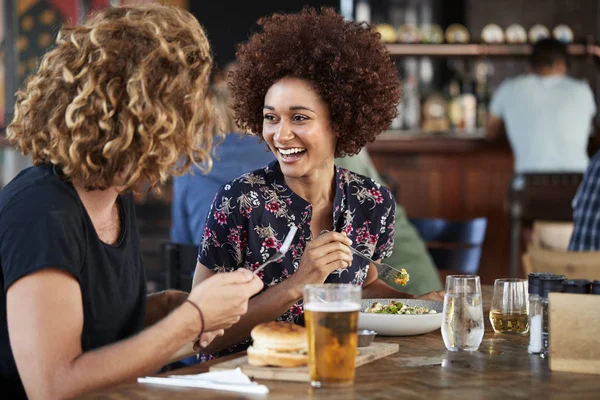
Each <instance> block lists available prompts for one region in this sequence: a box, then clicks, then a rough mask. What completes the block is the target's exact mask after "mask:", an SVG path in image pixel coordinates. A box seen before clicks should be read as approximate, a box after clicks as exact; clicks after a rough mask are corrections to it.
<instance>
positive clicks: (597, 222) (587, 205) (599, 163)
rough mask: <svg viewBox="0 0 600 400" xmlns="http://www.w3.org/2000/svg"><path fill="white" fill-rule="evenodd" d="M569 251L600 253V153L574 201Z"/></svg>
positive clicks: (591, 164)
mask: <svg viewBox="0 0 600 400" xmlns="http://www.w3.org/2000/svg"><path fill="white" fill-rule="evenodd" d="M569 251H600V151H598V152H596V154H595V155H594V157H592V160H591V161H590V165H588V168H587V170H586V171H585V174H584V175H583V181H582V182H581V184H580V185H579V189H577V194H576V195H575V198H574V199H573V234H572V235H571V241H570V243H569Z"/></svg>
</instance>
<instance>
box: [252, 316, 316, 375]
mask: <svg viewBox="0 0 600 400" xmlns="http://www.w3.org/2000/svg"><path fill="white" fill-rule="evenodd" d="M250 336H251V337H252V342H253V343H252V346H250V347H249V348H248V363H249V364H250V365H254V366H258V367H265V366H273V367H300V366H303V365H306V364H307V363H308V338H307V336H306V329H305V328H304V327H302V326H299V325H295V324H289V323H285V322H266V323H264V324H260V325H257V326H255V327H254V329H252V332H250Z"/></svg>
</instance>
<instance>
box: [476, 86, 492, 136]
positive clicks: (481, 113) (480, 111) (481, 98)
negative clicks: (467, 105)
mask: <svg viewBox="0 0 600 400" xmlns="http://www.w3.org/2000/svg"><path fill="white" fill-rule="evenodd" d="M475 97H476V98H477V127H478V128H481V129H485V127H486V125H487V119H488V104H489V94H488V91H487V85H486V84H485V83H484V82H477V88H476V90H475Z"/></svg>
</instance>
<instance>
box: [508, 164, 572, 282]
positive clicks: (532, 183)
mask: <svg viewBox="0 0 600 400" xmlns="http://www.w3.org/2000/svg"><path fill="white" fill-rule="evenodd" d="M582 179H583V174H581V173H561V172H556V173H543V174H542V173H536V174H520V175H518V176H516V177H515V181H514V182H513V185H512V186H511V188H510V190H509V195H508V207H507V211H508V214H509V216H510V225H511V238H510V273H509V275H510V277H513V278H515V277H517V275H518V269H519V268H518V267H519V258H520V256H521V250H520V247H521V235H522V228H525V230H529V229H531V226H532V224H533V221H536V220H547V221H572V220H573V210H572V208H571V202H572V201H573V197H575V194H576V193H577V189H578V188H579V184H580V183H581V181H582ZM518 181H520V184H519V185H517V184H515V182H518Z"/></svg>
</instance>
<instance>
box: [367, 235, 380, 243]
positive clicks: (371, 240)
mask: <svg viewBox="0 0 600 400" xmlns="http://www.w3.org/2000/svg"><path fill="white" fill-rule="evenodd" d="M377 239H379V236H377V235H369V243H370V244H377Z"/></svg>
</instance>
